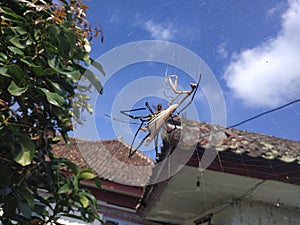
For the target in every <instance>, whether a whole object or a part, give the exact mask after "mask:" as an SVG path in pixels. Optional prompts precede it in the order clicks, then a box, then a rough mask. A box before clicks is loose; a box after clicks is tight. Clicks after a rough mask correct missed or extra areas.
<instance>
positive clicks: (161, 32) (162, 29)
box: [144, 20, 175, 40]
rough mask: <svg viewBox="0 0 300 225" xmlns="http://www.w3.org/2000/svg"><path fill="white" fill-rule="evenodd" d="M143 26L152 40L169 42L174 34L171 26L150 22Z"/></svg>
mask: <svg viewBox="0 0 300 225" xmlns="http://www.w3.org/2000/svg"><path fill="white" fill-rule="evenodd" d="M144 26H145V28H146V30H147V31H149V32H150V34H151V36H152V38H154V39H158V40H170V39H172V38H173V37H174V34H175V30H174V29H173V28H172V25H171V24H159V23H154V22H153V21H152V20H148V21H147V22H146V23H145V24H144Z"/></svg>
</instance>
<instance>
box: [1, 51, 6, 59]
mask: <svg viewBox="0 0 300 225" xmlns="http://www.w3.org/2000/svg"><path fill="white" fill-rule="evenodd" d="M0 60H2V61H7V56H6V55H5V54H4V53H2V52H0Z"/></svg>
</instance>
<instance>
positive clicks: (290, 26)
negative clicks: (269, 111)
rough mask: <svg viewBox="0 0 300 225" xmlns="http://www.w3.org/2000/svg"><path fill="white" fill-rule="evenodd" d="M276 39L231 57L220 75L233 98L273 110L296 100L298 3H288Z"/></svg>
mask: <svg viewBox="0 0 300 225" xmlns="http://www.w3.org/2000/svg"><path fill="white" fill-rule="evenodd" d="M289 4H290V7H289V8H288V9H287V11H286V12H285V13H284V14H283V15H282V23H281V31H280V32H279V34H278V36H277V37H275V38H273V39H271V40H268V41H266V42H264V43H262V44H261V45H259V46H257V47H255V48H252V49H247V50H244V51H242V52H241V53H239V54H237V53H235V54H234V56H233V57H232V61H231V63H230V65H229V66H228V67H227V69H226V70H225V73H224V78H225V79H226V81H227V85H228V87H229V88H231V89H232V91H233V93H234V95H235V97H238V98H240V99H242V100H243V101H244V102H245V103H247V105H251V106H257V107H259V106H267V107H274V106H277V105H279V104H282V103H285V102H287V101H288V100H291V99H295V98H299V97H300V19H299V18H300V1H299V0H291V1H289Z"/></svg>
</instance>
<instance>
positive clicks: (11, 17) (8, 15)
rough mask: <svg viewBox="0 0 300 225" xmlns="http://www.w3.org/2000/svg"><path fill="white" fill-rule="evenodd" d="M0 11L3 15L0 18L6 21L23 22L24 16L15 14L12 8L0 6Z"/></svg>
mask: <svg viewBox="0 0 300 225" xmlns="http://www.w3.org/2000/svg"><path fill="white" fill-rule="evenodd" d="M1 11H2V12H3V15H2V16H1V18H2V19H4V20H8V21H14V22H19V23H21V22H23V23H24V18H23V17H22V16H19V15H18V14H16V13H15V12H14V11H13V10H11V9H10V8H7V7H1Z"/></svg>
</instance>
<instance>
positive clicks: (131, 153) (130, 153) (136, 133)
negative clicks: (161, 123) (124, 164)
mask: <svg viewBox="0 0 300 225" xmlns="http://www.w3.org/2000/svg"><path fill="white" fill-rule="evenodd" d="M141 121H142V122H141V124H140V126H139V128H138V129H137V130H136V132H135V134H134V137H133V139H132V142H131V146H130V150H129V156H128V158H130V157H131V156H132V155H133V154H134V153H135V152H136V150H137V148H136V149H135V150H134V151H133V152H132V147H133V144H134V141H135V139H136V137H137V135H138V133H139V131H140V130H141V128H142V126H143V125H144V122H145V121H144V120H141Z"/></svg>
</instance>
